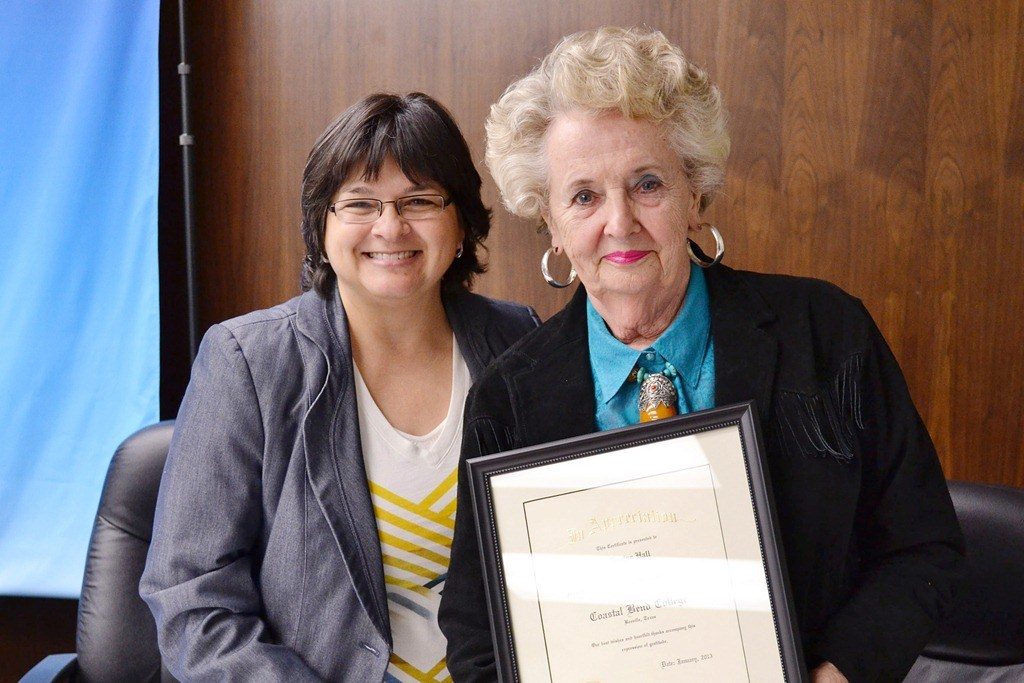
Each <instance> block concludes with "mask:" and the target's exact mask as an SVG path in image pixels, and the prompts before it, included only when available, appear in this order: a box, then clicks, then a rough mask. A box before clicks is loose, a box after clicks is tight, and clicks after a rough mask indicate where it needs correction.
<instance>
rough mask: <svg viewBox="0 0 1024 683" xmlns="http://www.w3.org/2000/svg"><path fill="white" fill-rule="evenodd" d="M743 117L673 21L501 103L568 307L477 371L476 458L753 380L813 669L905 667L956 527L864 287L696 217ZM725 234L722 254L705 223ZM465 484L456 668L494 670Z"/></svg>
mask: <svg viewBox="0 0 1024 683" xmlns="http://www.w3.org/2000/svg"><path fill="white" fill-rule="evenodd" d="M728 152H729V137H728V133H727V130H726V114H725V111H724V108H723V105H722V98H721V95H720V93H719V90H718V88H717V87H715V86H714V85H713V84H712V83H711V82H710V80H709V78H708V75H707V73H706V72H704V71H703V70H702V69H700V68H699V67H697V66H695V65H694V64H693V63H692V62H689V61H688V60H687V59H686V58H685V57H684V56H683V54H682V53H681V51H680V50H679V48H677V47H676V46H674V45H672V44H671V43H670V42H669V41H668V40H667V39H666V38H665V36H664V35H662V34H661V33H659V32H657V31H641V30H624V29H617V28H604V29H599V30H597V31H588V32H583V33H577V34H574V35H571V36H569V37H567V38H565V39H563V40H562V42H561V43H559V45H558V46H557V47H556V48H555V49H554V50H553V51H552V52H551V54H549V55H548V56H547V57H546V58H545V59H544V60H543V62H542V63H541V64H540V65H539V66H538V67H537V68H536V69H535V70H534V71H533V72H532V73H530V74H529V75H527V76H526V77H524V78H522V79H521V80H519V81H517V82H515V83H513V84H512V85H511V86H510V87H509V88H508V89H507V90H506V91H505V93H504V95H503V96H502V97H501V99H500V100H499V102H498V103H497V104H495V105H494V106H493V107H492V109H491V114H490V117H489V119H488V122H487V164H488V167H489V168H490V170H491V174H492V175H493V176H494V179H495V181H496V182H497V184H498V187H499V189H500V190H501V193H502V197H503V199H504V202H505V204H506V206H507V207H508V208H509V209H510V210H511V211H512V212H513V213H515V214H517V215H519V216H522V217H524V218H527V219H534V220H543V222H544V223H545V224H546V225H547V228H548V229H549V231H550V235H551V248H550V249H549V250H548V252H547V253H546V254H545V255H544V258H543V260H542V272H543V274H544V277H545V278H546V279H547V280H548V282H549V283H550V284H553V285H556V286H561V285H565V284H568V282H560V281H558V280H556V279H555V278H554V277H553V276H552V275H551V274H550V272H549V270H548V267H547V266H548V259H549V258H551V257H554V256H556V255H564V256H565V257H568V260H569V262H570V264H571V266H572V271H571V273H570V276H569V281H571V280H572V279H574V278H575V277H578V278H579V280H580V282H581V284H582V286H581V287H580V288H579V289H578V290H577V292H576V295H575V296H574V297H573V299H572V300H571V301H570V303H569V304H568V305H567V306H566V307H565V309H564V310H562V311H561V312H559V313H558V314H556V315H555V316H554V317H552V318H551V319H550V320H549V321H547V322H546V323H545V324H544V325H543V326H541V327H540V328H538V329H537V330H535V331H534V332H532V333H530V334H529V335H528V336H527V337H525V338H524V339H522V340H521V341H520V343H518V344H517V345H515V346H514V347H513V348H512V349H511V350H510V351H509V352H508V353H506V354H505V355H504V356H503V357H502V358H500V359H499V360H498V361H497V362H496V363H494V364H492V365H491V366H490V368H489V369H488V370H487V371H486V372H485V373H484V374H483V375H482V377H481V378H480V379H479V381H478V382H477V384H476V385H475V387H474V389H473V391H472V392H471V393H470V396H469V400H468V403H467V407H466V422H465V430H464V432H463V453H462V457H463V458H472V457H475V456H479V455H484V454H489V453H495V452H499V451H504V450H509V449H514V448H520V447H525V446H530V445H534V444H539V443H545V442H549V441H554V440H557V439H563V438H568V437H573V436H579V435H582V434H586V433H589V432H593V431H597V430H604V429H610V428H614V427H619V426H623V425H628V424H636V423H637V422H640V421H646V420H648V419H656V418H658V417H661V416H664V415H666V414H675V413H676V412H688V411H696V410H702V409H706V408H711V407H714V406H718V405H726V404H730V403H735V402H739V401H746V400H754V401H755V403H756V406H757V410H758V413H759V414H760V415H761V416H762V419H763V425H762V427H763V432H764V433H765V436H766V443H767V454H766V457H767V460H768V465H769V470H770V475H771V484H772V488H773V490H774V492H775V503H776V509H777V511H778V515H779V522H780V526H781V535H782V539H783V550H784V555H785V560H786V564H787V567H788V572H789V579H790V583H791V588H792V594H793V599H794V607H795V610H796V616H797V622H798V626H799V630H800V634H801V639H802V644H803V649H804V653H805V656H806V659H807V665H808V668H809V669H810V670H811V671H812V674H813V678H814V680H816V681H827V680H836V681H842V680H847V679H848V680H856V681H862V680H863V681H868V680H897V679H900V678H901V677H902V676H903V675H904V674H905V673H906V672H907V670H908V669H909V668H910V667H911V665H912V664H913V662H914V659H915V658H916V656H917V655H918V653H919V652H920V651H921V649H922V648H923V647H924V645H925V642H926V640H927V638H928V635H929V632H930V630H931V627H932V625H933V624H934V623H935V621H936V620H937V619H938V618H939V616H940V615H941V613H942V610H943V607H944V606H945V605H946V604H947V603H948V602H949V600H950V597H951V594H952V591H953V585H954V583H955V579H956V577H957V575H958V572H959V567H960V564H961V560H962V555H963V542H962V538H961V535H960V530H959V527H958V525H957V521H956V517H955V514H954V512H953V508H952V505H951V504H950V500H949V493H948V490H947V488H946V483H945V479H944V478H943V474H942V470H941V467H940V465H939V462H938V459H937V457H936V455H935V450H934V447H933V445H932V442H931V439H930V438H929V436H928V433H927V431H926V430H925V428H924V425H923V424H922V421H921V419H920V417H919V415H918V413H917V410H916V409H915V408H914V405H913V403H912V401H911V398H910V395H909V392H908V390H907V386H906V383H905V382H904V379H903V376H902V374H901V372H900V369H899V367H898V366H897V363H896V360H895V359H894V357H893V355H892V353H891V352H890V350H889V348H888V346H887V345H886V343H885V341H884V339H883V338H882V335H881V333H880V332H879V331H878V329H877V328H876V326H875V324H874V323H873V322H872V320H871V317H870V316H869V314H868V312H867V310H866V309H865V308H864V306H863V305H862V304H861V303H860V301H858V300H857V299H855V298H853V297H851V296H849V295H848V294H846V293H844V292H842V291H841V290H839V289H838V288H837V287H835V286H833V285H830V284H828V283H825V282H821V281H816V280H810V279H803V278H794V277H783V276H777V275H762V274H756V273H750V272H743V271H737V270H732V269H731V268H728V267H726V266H725V265H723V264H721V263H720V261H721V257H722V254H723V253H724V250H725V247H724V239H723V236H722V235H721V233H720V232H719V230H718V229H716V228H715V227H714V226H711V225H709V224H707V223H705V222H704V221H703V220H702V215H703V212H704V210H705V209H706V208H707V206H708V204H709V203H710V202H711V200H712V198H713V197H714V196H715V193H716V192H717V191H718V190H719V189H720V188H721V186H722V183H723V179H724V171H725V163H726V158H727V156H728ZM702 230H706V231H708V232H710V233H711V234H712V235H713V237H714V239H715V243H716V253H715V254H714V256H713V257H710V258H709V257H708V255H707V254H705V253H704V252H703V251H702V250H701V249H700V248H698V247H697V245H696V244H695V243H694V242H692V241H691V239H690V238H691V237H692V236H694V235H695V234H696V233H698V232H700V231H702ZM469 496H470V494H469V486H468V482H466V481H462V482H460V492H459V497H460V498H459V508H460V509H461V510H462V511H463V513H462V514H460V515H459V516H458V519H457V522H456V529H455V538H454V541H453V545H452V560H451V566H450V574H449V579H448V584H447V588H446V590H445V593H444V597H443V601H442V605H441V615H440V623H441V628H442V630H443V631H444V632H445V635H446V636H447V638H448V668H449V670H450V671H451V673H452V676H453V678H454V679H455V680H456V681H471V680H494V678H495V677H496V675H495V666H494V653H493V650H492V644H491V635H490V630H489V626H488V619H487V615H486V611H485V610H484V609H483V606H484V604H485V596H484V587H483V581H482V574H481V565H480V558H479V552H478V548H477V543H476V536H475V532H474V528H473V519H472V515H470V514H468V513H467V511H468V510H470V509H471V505H470V498H469Z"/></svg>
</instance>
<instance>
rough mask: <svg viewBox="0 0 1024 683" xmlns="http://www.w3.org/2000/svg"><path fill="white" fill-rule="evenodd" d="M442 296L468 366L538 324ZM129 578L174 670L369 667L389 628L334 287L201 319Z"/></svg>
mask: <svg viewBox="0 0 1024 683" xmlns="http://www.w3.org/2000/svg"><path fill="white" fill-rule="evenodd" d="M444 303H445V310H446V313H447V315H448V320H449V322H450V323H451V325H452V328H453V330H454V332H455V336H456V339H457V340H458V344H459V348H460V350H461V351H462V353H463V355H464V356H465V359H466V364H467V365H468V366H469V371H470V373H471V375H472V376H473V378H474V379H476V377H477V376H479V374H480V373H481V371H482V370H483V368H484V367H485V366H486V365H487V364H488V363H489V362H490V361H491V360H492V359H494V358H495V357H496V356H498V355H499V354H501V353H502V352H503V351H504V350H505V349H506V348H507V347H508V346H509V345H511V344H512V343H513V342H515V341H516V340H517V339H518V338H519V337H521V336H522V335H523V334H524V333H526V332H527V331H529V330H530V329H533V328H534V327H535V326H536V325H537V324H538V323H539V321H538V320H537V316H536V314H535V313H534V312H533V311H532V310H531V309H529V308H527V307H525V306H520V305H517V304H510V303H505V302H499V301H493V300H489V299H485V298H484V297H481V296H477V295H475V294H469V293H461V294H457V295H452V296H449V297H446V298H445V301H444ZM405 362H415V359H412V358H409V359H396V368H400V367H401V364H402V363H405ZM140 592H141V594H142V597H143V599H145V601H146V602H147V603H148V604H149V607H150V609H151V610H152V611H153V615H154V617H155V618H156V625H157V634H158V640H159V644H160V652H161V654H162V656H163V659H164V663H165V665H166V666H167V668H168V670H170V671H171V673H173V674H174V675H175V676H176V677H177V678H179V679H181V680H188V681H192V680H239V681H243V680H244V681H251V680H259V681H273V680H282V681H283V680H288V681H307V680H308V681H313V680H321V679H330V680H343V681H380V680H382V679H383V677H384V672H385V670H386V669H387V666H388V659H389V657H390V651H391V628H390V625H389V623H388V605H387V596H386V594H385V591H384V572H383V565H382V562H381V552H380V543H379V541H378V538H377V526H376V521H375V519H374V514H373V509H372V507H371V503H370V494H369V491H368V487H367V482H366V473H365V471H364V469H363V458H362V451H361V449H360V438H359V420H358V417H357V412H356V402H355V390H354V387H353V379H352V355H351V349H350V344H349V335H348V326H347V323H346V318H345V312H344V309H343V308H342V306H341V303H340V299H339V297H338V295H337V293H336V292H334V294H333V296H332V298H331V300H325V299H324V298H322V297H321V296H319V295H317V294H316V293H315V292H312V291H310V292H306V293H305V294H302V295H301V296H298V297H296V298H294V299H292V300H291V301H288V302H287V303H284V304H282V305H280V306H276V307H274V308H271V309H267V310H263V311H256V312H254V313H250V314H248V315H244V316H241V317H239V318H235V319H233V320H229V321H227V322H224V323H221V324H219V325H214V326H213V327H212V328H210V330H209V331H208V332H207V333H206V336H205V337H204V339H203V343H202V345H201V346H200V349H199V355H198V357H197V358H196V362H195V365H194V366H193V369H192V379H191V382H190V384H189V387H188V391H187V392H186V394H185V398H184V401H183V403H182V405H181V410H180V412H179V415H178V420H177V423H176V425H175V430H174V438H173V440H172V442H171V447H170V452H169V454H168V458H167V464H166V467H165V469H164V474H163V480H162V482H161V486H160V495H159V498H158V500H157V510H156V517H155V521H154V529H153V540H152V544H151V546H150V550H149V557H148V560H147V563H146V570H145V572H144V573H143V575H142V581H141V584H140Z"/></svg>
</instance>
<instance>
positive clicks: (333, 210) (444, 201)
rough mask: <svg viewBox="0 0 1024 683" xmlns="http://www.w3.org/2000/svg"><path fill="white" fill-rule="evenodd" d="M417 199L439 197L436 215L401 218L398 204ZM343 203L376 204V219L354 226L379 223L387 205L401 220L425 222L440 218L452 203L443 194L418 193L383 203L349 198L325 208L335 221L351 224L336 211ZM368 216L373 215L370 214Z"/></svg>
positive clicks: (381, 201) (372, 198)
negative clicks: (428, 219)
mask: <svg viewBox="0 0 1024 683" xmlns="http://www.w3.org/2000/svg"><path fill="white" fill-rule="evenodd" d="M418 197H440V198H441V209H440V210H439V211H438V212H437V213H432V214H428V215H426V216H420V217H417V218H408V217H406V216H403V215H402V210H401V209H399V208H398V203H399V202H401V201H404V200H406V199H416V198H418ZM345 202H377V217H376V218H374V219H372V220H366V221H355V223H356V224H367V223H375V222H377V221H379V220H380V219H381V216H383V215H384V206H385V205H387V204H394V205H395V213H397V214H398V215H399V217H401V218H403V219H405V220H407V221H421V220H425V219H427V218H430V217H431V216H440V215H441V214H442V213H444V210H445V209H447V208H448V207H449V206H451V205H452V203H453V202H452V200H451V198H450V197H445V196H444V195H443V194H441V193H439V192H423V193H420V194H410V195H406V196H405V197H399V198H398V199H389V200H388V201H384V200H382V199H377V198H376V197H350V198H349V199H339V200H338V201H336V202H334V203H333V204H330V205H329V206H328V207H327V210H328V211H329V212H331V213H333V214H334V215H335V217H337V219H338V220H339V221H343V222H346V223H353V221H351V220H346V219H344V218H342V217H341V216H340V215H338V211H337V208H336V207H337V206H338V204H342V203H345ZM370 215H373V214H370Z"/></svg>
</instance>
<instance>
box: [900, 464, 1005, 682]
mask: <svg viewBox="0 0 1024 683" xmlns="http://www.w3.org/2000/svg"><path fill="white" fill-rule="evenodd" d="M949 492H950V494H951V495H952V497H953V506H954V507H955V508H956V514H957V517H958V518H959V519H960V526H961V527H963V530H964V537H965V538H966V540H967V567H966V575H965V577H964V581H963V583H961V584H960V587H959V590H958V591H957V596H956V599H955V601H954V604H953V606H952V609H951V610H950V613H949V615H948V617H947V618H946V620H945V621H943V622H942V623H941V624H939V626H938V627H937V629H936V631H935V633H934V634H933V636H932V640H931V642H930V643H929V644H928V647H926V648H925V651H924V654H922V655H921V656H920V657H919V658H918V660H917V662H916V663H915V664H914V668H913V669H911V670H910V674H909V675H908V676H907V681H914V682H917V681H986V682H991V683H995V682H996V681H1007V682H1009V681H1014V682H1019V681H1024V489H1015V488H1008V487H1005V486H989V485H985V484H971V483H967V482H958V481H951V482H949Z"/></svg>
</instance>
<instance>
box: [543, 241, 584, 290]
mask: <svg viewBox="0 0 1024 683" xmlns="http://www.w3.org/2000/svg"><path fill="white" fill-rule="evenodd" d="M554 251H556V250H555V248H554V247H549V248H548V250H547V251H545V252H544V255H543V256H541V257H540V274H541V275H543V276H544V281H545V282H547V283H548V284H549V285H551V286H552V287H554V288H556V289H564V288H565V287H568V286H569V285H571V284H572V283H574V282H576V269H575V268H572V269H570V270H569V279H568V280H566V281H565V282H560V281H559V280H556V279H555V278H553V277H551V272H550V271H549V270H548V259H549V258H551V252H554Z"/></svg>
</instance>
